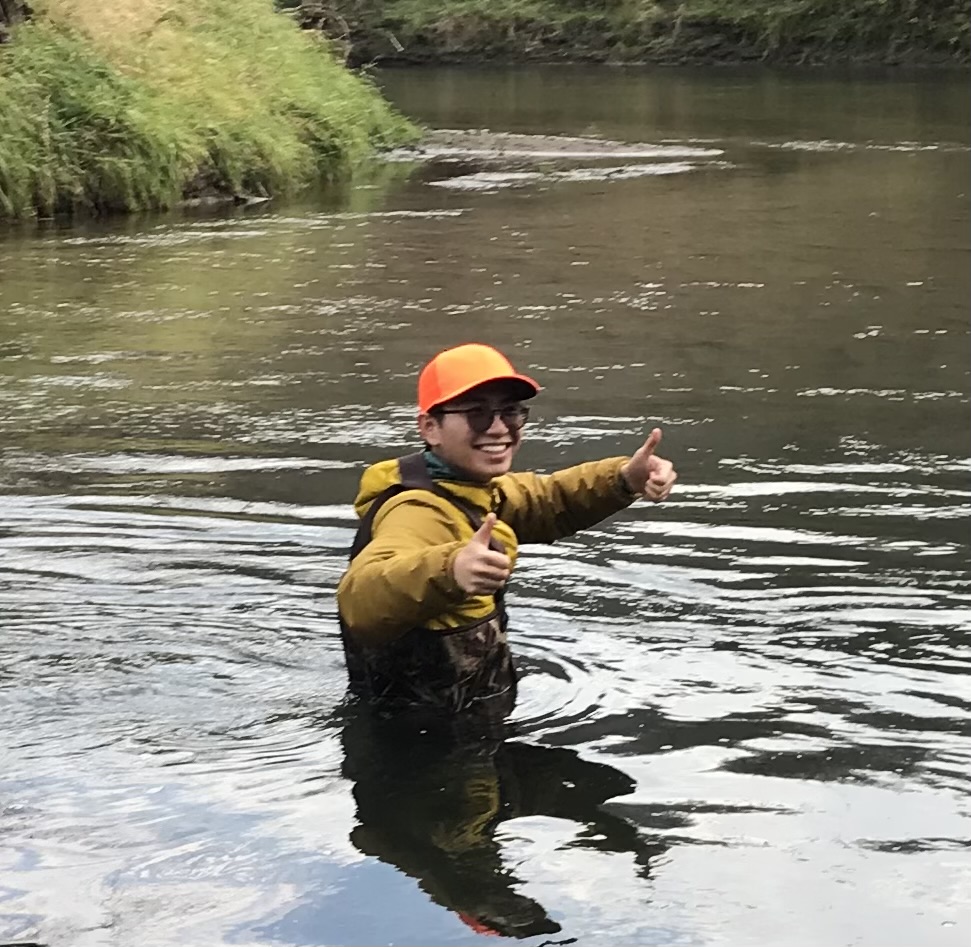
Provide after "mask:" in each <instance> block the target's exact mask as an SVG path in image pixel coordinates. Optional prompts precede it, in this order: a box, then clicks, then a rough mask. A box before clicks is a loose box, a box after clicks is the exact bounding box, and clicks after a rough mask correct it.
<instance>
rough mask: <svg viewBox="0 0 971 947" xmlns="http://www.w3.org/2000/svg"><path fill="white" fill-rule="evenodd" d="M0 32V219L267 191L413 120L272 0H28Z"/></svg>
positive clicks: (329, 170) (404, 131)
mask: <svg viewBox="0 0 971 947" xmlns="http://www.w3.org/2000/svg"><path fill="white" fill-rule="evenodd" d="M31 5H32V6H33V8H34V15H33V17H32V19H31V20H29V21H28V22H24V23H20V24H17V25H15V26H12V27H11V28H10V40H11V41H10V42H9V43H5V44H4V45H2V46H0V103H2V108H0V218H2V217H26V216H30V215H32V214H39V215H50V214H54V213H68V212H74V211H81V210H83V211H115V210H128V211H132V210H142V209H154V208H164V207H168V206H171V205H173V204H175V203H177V202H178V201H180V200H181V199H183V198H184V197H187V196H189V197H191V196H209V195H222V196H233V195H272V194H279V193H281V192H286V191H289V190H292V189H295V188H297V187H300V186H302V185H305V184H309V183H312V182H314V181H319V180H321V179H324V180H334V179H336V178H338V177H340V176H342V175H345V174H346V173H347V172H348V171H349V170H350V169H351V168H353V167H354V166H355V165H356V164H358V163H359V162H360V161H362V160H363V159H364V158H365V157H366V156H367V155H369V154H370V153H371V152H372V151H373V150H374V149H376V148H382V147H386V146H390V145H392V144H394V143H397V142H399V141H402V140H405V139H409V138H411V137H412V135H413V129H412V127H411V126H410V125H409V124H408V123H407V122H406V121H405V120H404V119H403V118H401V117H400V116H398V115H396V114H395V113H394V112H393V111H392V110H391V109H390V107H389V106H388V105H387V104H386V103H385V102H384V101H383V99H382V98H381V97H380V95H379V94H378V92H377V90H376V89H375V88H374V87H373V86H372V85H371V84H370V83H369V82H368V81H366V79H363V78H361V77H359V76H356V75H354V74H352V73H350V72H348V71H347V70H346V69H345V68H344V67H343V65H342V64H341V63H339V62H338V61H337V60H336V59H335V57H334V56H333V55H332V53H331V52H330V49H329V44H328V43H327V42H326V41H325V40H323V39H322V38H320V37H317V36H314V35H313V34H310V33H306V32H302V31H300V30H299V29H297V28H296V26H295V25H294V23H293V22H292V20H291V19H290V18H288V17H286V16H284V15H281V14H280V13H277V12H275V11H274V9H273V3H272V0H206V2H205V3H198V2H195V0H113V2H112V3H110V4H105V3H102V2H101V0H46V2H41V0H34V2H33V3H32V4H31Z"/></svg>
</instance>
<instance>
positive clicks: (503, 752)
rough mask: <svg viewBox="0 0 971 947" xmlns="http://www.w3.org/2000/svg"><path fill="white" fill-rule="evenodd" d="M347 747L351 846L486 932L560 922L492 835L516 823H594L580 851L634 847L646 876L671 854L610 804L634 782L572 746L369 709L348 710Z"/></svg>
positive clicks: (551, 928) (529, 931)
mask: <svg viewBox="0 0 971 947" xmlns="http://www.w3.org/2000/svg"><path fill="white" fill-rule="evenodd" d="M343 744H344V770H343V772H344V775H345V777H347V778H348V779H351V780H353V781H354V783H355V785H354V798H355V800H356V801H357V817H358V823H359V824H358V825H357V827H356V828H355V829H354V830H353V831H352V833H351V841H352V843H353V844H354V846H355V847H356V848H357V849H358V850H359V851H360V852H362V853H363V854H365V855H372V856H374V857H376V858H378V859H380V860H381V861H383V862H386V863H388V864H390V865H394V866H395V867H396V868H399V869H400V870H401V871H404V872H405V873H407V874H408V875H410V876H411V877H413V878H415V879H416V880H417V881H418V883H419V885H420V886H421V888H422V890H424V891H425V892H426V894H428V896H429V897H431V898H432V900H433V901H435V902H437V903H438V904H440V905H442V906H443V907H445V908H448V909H449V910H451V911H454V912H455V913H456V914H457V915H458V916H459V917H460V918H461V919H462V920H463V921H464V922H465V923H466V924H468V925H469V927H471V928H472V929H473V930H475V931H477V932H479V933H492V934H501V935H504V936H507V937H532V936H534V935H537V934H552V933H555V932H557V931H559V930H560V926H559V924H557V923H556V922H555V921H553V920H552V919H551V918H550V917H549V916H548V915H547V914H546V911H545V910H544V908H543V907H542V906H541V905H540V904H537V903H536V902H535V901H533V900H532V899H530V898H527V897H525V896H524V895H522V894H519V893H518V891H517V890H516V889H517V888H518V886H519V885H520V880H519V879H517V878H516V877H514V876H513V875H512V874H511V873H510V872H509V871H508V870H507V869H506V868H505V867H504V866H503V863H502V858H501V854H500V846H499V844H498V843H497V841H496V839H495V833H496V828H497V827H498V826H499V825H500V823H502V822H504V821H506V820H508V819H515V818H518V817H520V816H530V815H544V816H552V817H555V818H560V819H569V820H571V821H573V822H576V823H579V824H580V825H582V826H584V827H585V829H586V830H585V832H584V833H583V835H582V836H581V838H580V839H579V840H578V841H577V842H574V843H572V845H573V846H574V847H576V846H585V847H590V848H595V849H598V850H600V851H608V852H632V853H633V854H634V857H635V859H636V861H637V864H638V865H639V866H640V871H639V873H640V874H641V875H642V876H644V877H646V876H647V873H648V869H649V865H650V860H651V859H652V858H653V857H654V856H656V855H657V854H659V853H660V851H661V850H662V846H660V845H659V844H656V843H655V844H654V845H651V844H648V843H647V842H645V841H644V840H643V839H641V837H640V836H639V834H638V831H637V829H636V828H635V827H634V826H633V825H632V824H631V823H629V822H628V821H626V820H625V819H623V818H620V817H619V816H617V815H614V814H612V813H610V812H608V811H605V810H604V809H603V808H602V803H604V802H605V801H606V800H608V799H611V798H613V797H615V796H623V795H627V794H628V793H631V792H633V791H634V782H633V780H632V779H630V777H628V776H626V775H625V774H624V773H621V772H620V771H619V770H616V769H614V768H613V767H611V766H607V765H605V764H603V763H593V762H589V761H586V760H582V759H581V758H580V757H579V756H578V755H577V754H576V753H575V752H574V751H573V750H569V749H565V748H551V747H542V746H534V745H531V744H527V743H521V742H518V741H515V740H511V739H508V733H506V732H504V731H502V730H499V729H497V727H496V726H495V725H490V726H489V727H488V728H487V729H484V728H483V727H481V726H476V727H473V728H467V727H463V726H462V724H461V723H458V724H457V723H456V722H455V721H454V720H453V721H442V720H440V719H439V720H428V719H415V718H411V717H397V718H394V719H381V718H378V717H377V716H375V715H372V714H371V713H369V712H368V711H367V710H365V709H364V708H354V709H353V710H351V711H350V715H349V716H348V718H347V720H346V724H345V727H344V731H343ZM567 943H569V941H568V942H567Z"/></svg>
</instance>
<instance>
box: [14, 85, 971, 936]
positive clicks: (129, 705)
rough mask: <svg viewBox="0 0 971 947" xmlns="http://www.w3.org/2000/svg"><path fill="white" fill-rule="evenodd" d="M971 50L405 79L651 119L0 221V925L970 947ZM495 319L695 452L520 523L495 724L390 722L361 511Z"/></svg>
mask: <svg viewBox="0 0 971 947" xmlns="http://www.w3.org/2000/svg"><path fill="white" fill-rule="evenodd" d="M965 78H966V77H965V76H963V75H958V76H948V75H934V74H929V73H928V74H920V75H917V76H907V75H899V74H898V75H895V76H891V77H887V76H860V75H857V76H847V77H842V78H834V77H832V76H825V77H824V76H819V75H817V74H813V73H806V74H792V75H785V74H746V73H738V72H731V71H719V72H708V73H705V72H698V73H692V72H678V71H671V72H661V73H658V72H638V71H633V70H631V71H627V70H624V71H621V70H610V69H599V70H593V69H563V68H558V69H546V70H543V69H539V70H520V71H494V72H488V71H485V72H461V71H451V70H436V71H431V70H430V71H413V72H395V73H391V74H389V75H385V76H382V77H380V81H381V82H382V84H383V85H384V86H385V88H386V90H387V92H388V94H389V95H390V96H391V97H392V98H393V99H394V100H395V101H396V102H397V103H399V104H400V106H401V107H402V108H403V109H404V110H405V111H407V112H408V113H409V114H411V115H413V116H415V117H417V118H419V119H420V120H422V121H425V122H427V123H428V124H430V125H432V126H436V127H443V128H454V129H465V128H480V127H488V128H491V129H493V130H495V131H509V132H516V133H520V134H529V135H533V134H542V135H586V136H596V137H600V138H610V139H615V140H618V141H621V142H625V143H629V144H632V145H634V146H635V147H633V148H628V149H627V151H628V152H629V154H627V156H626V157H613V156H610V157H606V158H605V157H603V156H601V157H599V158H590V157H583V155H582V151H583V149H582V147H578V146H577V145H576V144H575V143H574V144H572V145H571V144H569V143H559V144H558V145H557V147H556V148H555V149H554V154H552V155H551V156H549V157H548V158H544V159H543V160H542V161H539V162H537V161H536V160H535V159H532V158H524V157H522V156H519V157H517V156H515V155H511V156H507V161H506V162H504V163H500V164H498V165H496V164H488V163H486V164H483V163H482V161H481V160H480V159H479V158H476V157H475V156H471V157H470V156H468V155H466V156H465V157H461V156H454V155H453V156H452V158H453V159H454V160H447V159H448V155H447V154H446V157H445V158H439V159H438V160H436V161H435V162H432V163H430V164H422V163H418V162H414V161H407V160H398V161H395V162H392V163H389V164H388V165H387V166H385V167H382V168H380V169H377V170H376V171H375V172H374V173H373V174H371V175H370V176H369V177H367V178H362V179H360V180H359V181H358V182H357V183H356V184H355V185H354V186H353V187H349V188H347V189H346V190H344V191H341V192H340V193H335V194H330V195H327V196H324V197H320V198H311V197H307V198H305V199H304V200H302V201H300V202H295V203H293V204H290V205H283V204H281V205H267V206H264V207H255V208H248V209H246V208H243V209H234V210H227V211H219V212H212V211H210V212H203V211H196V212H194V213H183V214H175V215H170V216H164V217H144V218H133V219H125V220H111V221H108V222H89V223H83V224H75V225H60V224H53V223H46V224H43V225H40V226H38V227H36V228H35V227H30V228H21V229H17V230H10V231H7V232H5V233H4V234H2V235H0V493H2V507H3V517H2V519H0V616H2V631H0V714H2V718H3V721H4V723H3V728H2V733H0V753H2V756H0V941H4V940H32V941H37V942H40V943H43V944H47V945H50V947H101V945H119V947H120V945H125V947H127V945H132V944H139V945H142V947H169V945H206V947H214V945H223V944H225V945H229V944H234V945H247V947H255V945H261V947H262V945H274V944H289V945H325V944H326V945H338V944H340V945H344V944H347V945H350V944H354V945H366V944H395V945H399V944H400V945H405V944H409V945H410V944H478V943H482V944H487V943H488V944H495V943H496V942H497V938H496V937H495V936H493V935H490V934H489V933H488V930H489V929H491V930H492V931H496V932H499V933H500V934H505V935H508V936H511V937H519V938H522V942H524V943H526V944H537V945H538V944H541V943H549V944H552V943H556V944H561V943H577V944H580V945H584V947H585V945H607V944H617V943H623V944H709V943H711V944H717V943H723V944H732V945H747V944H751V945H755V944H765V943H773V944H778V945H792V947H801V945H807V944H820V945H827V947H833V945H849V944H864V945H865V944H874V945H877V944H879V945H896V944H900V945H903V944H913V943H920V944H923V945H929V947H939V945H957V944H963V943H967V942H968V937H969V935H971V895H969V892H971V651H969V647H968V643H969V642H968V633H969V630H971V609H969V604H971V565H969V544H971V531H969V528H968V527H969V512H971V481H969V473H971V460H969V454H971V450H969V448H971V444H969V399H968V390H969V383H968V375H969V340H968V334H969V333H968V302H969V292H971V290H969V275H968V274H969V259H968V256H969V254H968V251H969V215H968V166H969V161H968V158H969V150H968V135H967V115H968V99H969V94H968V90H967V88H966V81H965ZM645 144H648V145H651V146H664V147H663V148H657V147H654V148H646V147H643V145H645ZM637 145H640V146H642V147H640V148H638V147H636V146H637ZM511 150H515V149H511ZM605 169H607V170H605ZM470 339H481V340H484V341H488V342H492V343H494V344H496V345H499V346H500V347H503V348H504V349H506V350H507V351H508V352H509V353H510V354H511V356H512V357H513V358H514V360H515V361H516V362H517V363H518V364H519V365H520V366H521V367H522V368H523V369H524V370H526V371H528V372H529V373H530V374H532V375H533V376H534V377H537V378H538V379H539V380H540V381H541V382H542V384H543V385H544V387H545V390H544V391H543V392H542V394H541V395H540V397H539V398H538V399H537V401H536V406H535V408H534V416H535V420H531V422H530V427H529V428H528V442H527V445H526V446H525V447H524V449H523V451H522V453H521V454H520V459H521V461H522V464H521V465H522V466H523V467H526V468H538V469H555V468H557V467H560V466H564V465H569V464H571V463H574V462H579V461H581V460H584V459H592V458H596V457H600V456H608V455H613V454H618V453H624V452H630V451H632V450H634V449H635V448H636V447H637V446H638V445H639V444H640V443H641V441H642V439H643V438H644V437H645V436H646V434H647V432H648V431H649V430H650V428H651V427H652V426H654V425H658V426H660V427H661V428H662V429H663V431H664V440H663V450H662V453H664V454H665V455H666V456H668V457H670V458H672V459H673V460H674V461H675V463H676V465H677V467H678V469H679V471H680V482H679V484H678V487H677V490H676V493H675V494H674V495H673V496H672V497H671V499H670V500H669V501H668V502H667V503H665V504H661V505H659V506H652V505H649V504H641V505H636V506H634V507H633V508H632V509H630V510H629V511H627V512H626V513H624V514H622V515H620V516H618V517H617V518H616V520H615V521H613V522H610V523H607V524H604V525H603V526H602V527H598V528H596V529H593V530H590V531H589V532H588V533H586V534H583V535H581V536H578V537H576V538H575V539H572V540H569V541H565V542H561V543H559V544H557V545H555V546H552V547H532V548H529V547H527V548H526V549H525V550H524V555H523V558H522V562H521V567H520V568H519V569H518V570H517V574H516V576H515V579H514V582H513V584H512V587H511V589H510V593H509V600H510V605H511V609H512V612H513V627H514V633H513V639H514V648H515V651H516V653H517V655H518V659H519V664H520V668H521V671H522V686H521V699H520V702H519V706H518V710H517V712H516V716H515V720H514V723H513V733H512V734H511V736H510V738H509V739H508V740H507V741H506V742H505V743H503V744H501V745H497V744H479V745H475V746H471V747H470V746H467V745H461V744H460V745H444V744H441V743H440V742H439V741H438V738H437V737H434V736H433V735H429V734H424V735H411V737H409V738H407V739H405V738H402V739H395V738H394V735H392V737H391V739H389V738H388V736H389V735H388V734H384V733H381V734H376V733H375V732H374V731H373V728H371V725H370V723H369V721H368V720H367V718H365V717H363V716H362V715H361V714H360V713H358V712H357V711H356V710H355V708H354V707H353V706H348V705H347V704H346V703H345V702H344V700H343V698H344V671H343V664H342V656H341V652H340V645H339V641H338V637H337V634H336V627H335V618H336V615H335V606H334V600H333V597H332V593H333V590H334V588H335V585H336V582H337V580H338V578H339V576H340V574H341V571H342V568H343V565H344V556H345V549H346V548H347V546H348V545H349V542H350V539H351V536H352V532H353V528H354V520H353V513H352V510H351V506H350V502H351V499H352V497H353V493H354V489H355V485H356V482H357V478H358V476H359V474H360V471H361V469H362V467H363V466H364V465H365V464H367V463H369V462H373V461H375V460H378V459H381V458H384V457H388V456H395V455H398V454H400V453H404V452H406V451H407V450H409V449H411V448H412V447H413V446H414V444H415V438H414V435H413V432H412V426H413V416H414V408H413V397H414V395H413V392H414V384H415V375H416V371H417V369H418V367H419V366H420V364H421V363H422V361H423V360H424V359H425V358H427V357H428V356H429V355H430V354H432V353H433V352H434V351H435V350H437V349H438V348H440V347H443V346H445V345H448V344H451V343H456V342H460V341H465V340H470Z"/></svg>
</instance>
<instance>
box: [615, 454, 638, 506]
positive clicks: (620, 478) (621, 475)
mask: <svg viewBox="0 0 971 947" xmlns="http://www.w3.org/2000/svg"><path fill="white" fill-rule="evenodd" d="M629 467H630V464H629V463H627V464H624V466H623V467H621V468H620V470H619V471H617V488H618V489H619V490H620V492H621V493H622V494H623V495H624V496H625V497H627V498H628V499H630V500H637V499H639V498H640V495H641V493H640V491H639V490H635V489H634V488H633V486H631V482H630V479H629V478H628V468H629Z"/></svg>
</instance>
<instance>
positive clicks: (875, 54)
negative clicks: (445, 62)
mask: <svg viewBox="0 0 971 947" xmlns="http://www.w3.org/2000/svg"><path fill="white" fill-rule="evenodd" d="M279 2H280V3H281V4H285V5H287V6H288V7H294V6H300V5H301V0H279ZM302 5H303V7H304V9H305V10H306V11H307V14H308V16H307V19H308V22H314V20H315V18H316V20H319V21H322V22H325V23H335V24H338V25H339V24H342V23H346V24H347V27H349V33H350V36H351V38H352V40H353V41H355V42H357V43H358V44H360V45H361V47H362V51H361V52H359V53H357V54H356V55H357V56H358V58H367V56H368V55H375V56H379V57H381V58H389V59H394V58H402V59H409V58H412V59H423V60H435V59H436V58H451V59H457V58H461V57H465V56H468V57H476V56H480V57H484V58H488V57H489V56H497V57H501V58H513V59H524V58H526V59H528V58H534V59H549V58H554V59H566V60H570V59H578V60H580V59H608V60H616V61H630V60H635V61H678V60H679V59H682V58H683V59H685V60H698V59H700V60H701V61H705V60H707V59H717V60H720V61H737V60H739V59H753V58H762V59H765V60H771V61H785V62H798V61H802V60H805V61H812V62H827V61H842V62H847V61H867V62H898V61H925V62H936V61H946V62H955V63H964V64H966V63H967V60H968V56H969V53H971V17H969V15H968V4H967V0H302ZM319 10H324V11H333V12H334V13H337V14H340V19H337V18H335V17H334V16H331V17H330V18H329V19H328V18H327V17H326V16H324V17H321V16H320V15H319V13H318V14H317V15H316V17H315V15H314V11H319ZM391 36H393V37H394V38H395V42H394V43H392V42H391V40H390V37H391ZM395 44H397V45H395Z"/></svg>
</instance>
